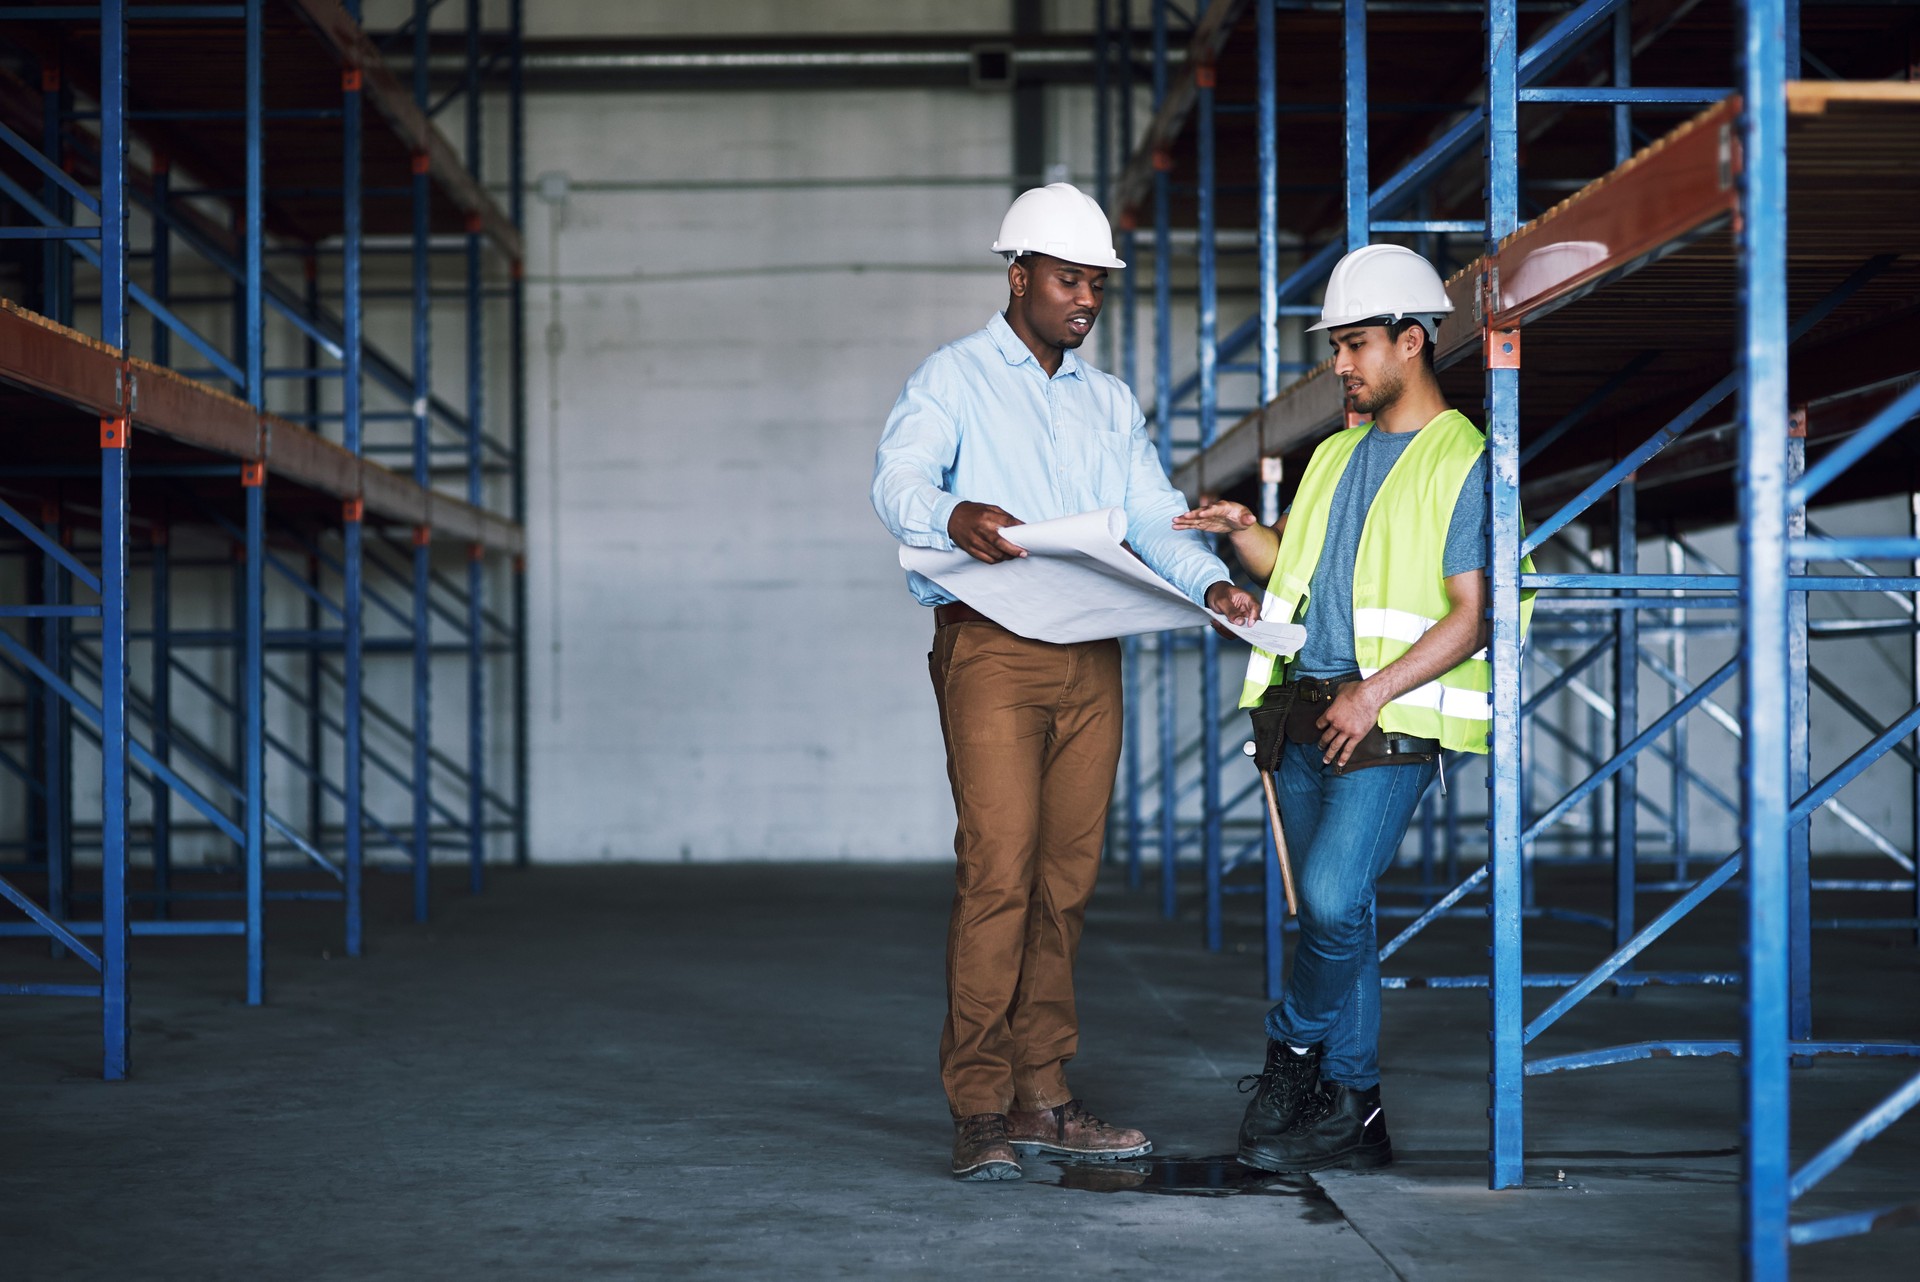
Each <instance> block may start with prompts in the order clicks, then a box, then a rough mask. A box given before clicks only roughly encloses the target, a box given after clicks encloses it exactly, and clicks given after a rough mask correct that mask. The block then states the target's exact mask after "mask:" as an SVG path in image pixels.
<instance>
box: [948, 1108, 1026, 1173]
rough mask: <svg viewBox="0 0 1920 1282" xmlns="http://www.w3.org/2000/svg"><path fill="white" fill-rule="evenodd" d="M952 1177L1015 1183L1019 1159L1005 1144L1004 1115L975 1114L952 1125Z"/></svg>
mask: <svg viewBox="0 0 1920 1282" xmlns="http://www.w3.org/2000/svg"><path fill="white" fill-rule="evenodd" d="M953 1178H955V1179H956V1180H1017V1179H1019V1178H1020V1159H1019V1158H1018V1157H1016V1156H1014V1152H1013V1149H1012V1147H1011V1146H1010V1145H1009V1144H1008V1143H1007V1116H1006V1114H1005V1113H975V1114H974V1115H973V1116H971V1117H959V1118H955V1119H954V1122H953Z"/></svg>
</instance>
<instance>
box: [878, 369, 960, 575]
mask: <svg viewBox="0 0 1920 1282" xmlns="http://www.w3.org/2000/svg"><path fill="white" fill-rule="evenodd" d="M939 362H940V357H939V355H938V354H936V355H935V356H933V357H930V358H929V359H928V360H927V361H926V362H925V363H924V364H922V365H921V366H920V368H919V369H917V370H915V371H914V372H913V375H912V377H910V378H908V379H907V385H906V386H905V387H904V388H902V389H901V390H900V399H899V400H897V401H895V402H894V403H893V410H892V412H891V413H889V414H888V415H887V428H886V431H885V432H883V433H881V436H880V448H879V450H878V451H877V452H876V453H875V456H874V464H873V491H872V497H873V510H874V511H875V512H877V513H879V515H880V520H881V522H882V523H883V524H885V525H886V527H887V529H888V531H889V532H891V533H892V535H893V537H894V538H896V539H898V540H899V541H900V542H902V543H905V544H907V545H908V546H909V547H917V548H937V549H940V550H943V551H944V550H949V549H951V548H952V547H953V539H952V538H951V537H950V536H949V535H948V534H947V522H948V521H949V520H950V519H951V518H952V516H953V509H954V508H956V507H958V506H959V505H960V499H959V498H958V496H956V495H953V494H950V493H948V492H947V489H946V486H947V484H948V480H949V472H950V471H951V469H952V467H953V462H954V458H955V456H956V454H957V452H958V450H959V447H960V430H959V427H958V426H957V425H956V424H955V423H954V420H953V415H952V414H951V413H950V412H949V410H948V409H947V407H946V404H944V403H943V401H944V398H943V397H942V395H941V392H940V385H941V382H942V379H941V369H940V364H939Z"/></svg>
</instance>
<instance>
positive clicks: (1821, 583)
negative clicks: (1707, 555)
mask: <svg viewBox="0 0 1920 1282" xmlns="http://www.w3.org/2000/svg"><path fill="white" fill-rule="evenodd" d="M1804 542H1805V546H1807V547H1813V546H1816V545H1818V546H1821V547H1825V546H1828V544H1829V543H1830V542H1831V541H1822V540H1819V539H1807V540H1805V541H1804ZM1915 555H1920V553H1916V554H1915ZM1806 559H1809V560H1814V559H1826V560H1836V561H1837V560H1840V559H1841V558H1840V557H1838V556H1829V557H1826V558H1811V557H1810V558H1806ZM1883 559H1884V558H1883ZM1520 586H1521V587H1523V588H1538V589H1573V588H1580V589H1586V590H1588V591H1601V592H1620V591H1642V592H1675V591H1688V592H1698V591H1707V590H1718V591H1723V592H1725V591H1735V592H1737V591H1739V589H1740V578H1739V576H1738V575H1734V574H1523V575H1521V576H1520ZM1787 587H1788V588H1789V589H1791V590H1792V591H1795V592H1920V576H1915V575H1904V576H1902V575H1857V576H1856V575H1840V574H1795V575H1791V576H1789V577H1788V579H1787ZM1636 599H1637V600H1639V601H1640V602H1642V603H1643V604H1644V605H1649V606H1651V605H1660V606H1663V607H1664V608H1666V609H1674V610H1679V609H1687V608H1690V607H1692V608H1697V607H1696V606H1695V601H1694V600H1693V599H1690V598H1688V597H1651V598H1649V597H1639V598H1636ZM1874 622H1876V623H1883V622H1885V620H1874Z"/></svg>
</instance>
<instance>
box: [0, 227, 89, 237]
mask: <svg viewBox="0 0 1920 1282" xmlns="http://www.w3.org/2000/svg"><path fill="white" fill-rule="evenodd" d="M99 239H100V229H99V228H98V227H0V240H99Z"/></svg>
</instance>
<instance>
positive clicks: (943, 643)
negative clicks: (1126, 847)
mask: <svg viewBox="0 0 1920 1282" xmlns="http://www.w3.org/2000/svg"><path fill="white" fill-rule="evenodd" d="M943 608H947V607H943ZM946 622H947V620H944V619H943V620H941V623H942V626H941V627H940V628H939V629H938V630H937V631H936V632H935V634H934V640H933V652H932V653H931V654H930V655H929V656H928V666H929V669H930V672H929V675H930V676H931V677H932V680H933V689H934V695H935V697H936V699H937V701H938V703H939V707H940V728H941V732H942V734H943V736H944V738H945V740H946V748H947V777H948V779H949V780H950V781H951V783H952V785H953V804H954V812H955V816H956V819H957V821H958V822H957V827H956V829H955V832H954V841H953V845H954V855H955V866H954V896H953V914H952V917H951V918H950V920H949V922H948V928H947V1019H946V1025H945V1027H944V1029H943V1030H942V1032H941V1037H940V1076H941V1081H942V1083H943V1084H944V1086H945V1087H946V1091H947V1102H948V1104H949V1106H950V1107H951V1108H952V1110H953V1112H954V1115H955V1116H957V1117H966V1116H970V1115H972V1114H975V1113H1004V1112H1006V1111H1007V1110H1008V1109H1009V1108H1018V1109H1043V1108H1053V1107H1056V1106H1058V1105H1060V1104H1064V1103H1066V1102H1067V1100H1068V1099H1070V1098H1072V1092H1071V1091H1070V1090H1069V1089H1068V1088H1067V1079H1066V1066H1067V1063H1068V1061H1070V1060H1071V1059H1072V1058H1073V1056H1074V1052H1075V1051H1076V1050H1077V1049H1078V1045H1079V1021H1078V1016H1077V1014H1076V1011H1075V1008H1074V995H1073V963H1074V956H1075V954H1076V952H1077V951H1078V949H1079V944H1080V930H1081V925H1082V923H1083V921H1084V920H1085V917H1086V907H1087V900H1088V899H1089V898H1091V896H1092V894H1093V886H1094V882H1095V880H1096V879H1097V878H1098V875H1099V871H1100V843H1101V839H1102V837H1103V836H1104V832H1105V828H1106V818H1107V803H1108V800H1109V799H1110V797H1111V794H1112V791H1113V778H1114V772H1115V770H1116V768H1117V767H1118V765H1119V761H1120V727H1121V706H1120V646H1119V643H1118V642H1115V641H1094V642H1087V643H1083V644H1079V645H1050V644H1048V643H1046V642H1044V641H1029V640H1027V639H1026V638H1024V637H1019V636H1015V635H1014V634H1013V633H1011V632H1008V631H1006V630H1005V629H1004V628H999V627H992V628H955V627H948V626H945V624H946Z"/></svg>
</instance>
